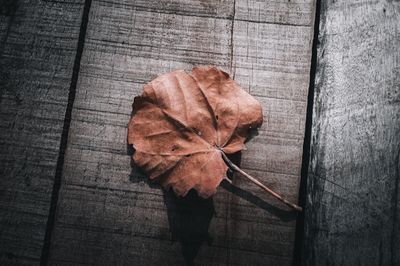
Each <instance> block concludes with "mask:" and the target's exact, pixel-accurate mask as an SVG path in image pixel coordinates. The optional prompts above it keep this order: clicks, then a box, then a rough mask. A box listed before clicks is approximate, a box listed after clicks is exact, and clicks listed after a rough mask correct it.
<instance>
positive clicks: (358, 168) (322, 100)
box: [305, 1, 400, 265]
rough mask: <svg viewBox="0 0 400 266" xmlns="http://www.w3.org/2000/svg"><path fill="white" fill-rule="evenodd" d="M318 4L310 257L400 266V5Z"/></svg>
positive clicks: (309, 261)
mask: <svg viewBox="0 0 400 266" xmlns="http://www.w3.org/2000/svg"><path fill="white" fill-rule="evenodd" d="M321 3H322V4H321V20H320V23H321V24H320V34H319V43H320V44H319V47H318V59H317V60H318V63H317V73H316V82H315V97H314V112H313V116H314V118H313V128H312V136H313V137H312V145H311V147H312V149H311V159H310V169H309V171H310V176H309V179H308V187H307V190H308V195H307V206H306V208H307V211H306V220H305V225H306V231H305V265H399V264H400V255H399V250H400V230H399V228H400V226H399V215H400V209H399V200H400V198H399V195H398V193H399V167H400V164H399V151H400V150H399V149H400V116H399V114H400V105H399V87H400V79H399V77H400V75H399V65H400V48H399V47H400V39H399V34H400V32H399V29H400V21H399V12H400V6H399V3H398V2H394V1H388V2H382V1H335V2H329V3H328V2H324V1H321Z"/></svg>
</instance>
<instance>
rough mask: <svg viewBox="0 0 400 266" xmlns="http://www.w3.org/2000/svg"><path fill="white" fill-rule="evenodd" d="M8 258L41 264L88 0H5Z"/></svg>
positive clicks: (4, 233) (3, 212)
mask: <svg viewBox="0 0 400 266" xmlns="http://www.w3.org/2000/svg"><path fill="white" fill-rule="evenodd" d="M1 5H2V6H1V14H0V25H1V26H0V28H1V30H0V31H1V33H0V37H1V46H0V47H1V51H0V53H1V54H0V82H1V85H0V86H1V90H0V176H1V178H0V235H1V237H0V239H1V240H0V264H1V265H34V264H39V259H40V256H41V251H42V245H43V239H44V236H45V231H46V222H47V218H48V211H49V206H50V199H51V192H52V188H53V180H54V175H55V169H56V164H57V158H58V152H59V146H60V138H61V131H62V128H63V122H64V114H65V109H66V105H67V100H68V90H69V86H70V82H71V76H72V66H73V62H74V58H75V53H76V48H77V40H78V35H79V26H80V19H81V11H82V1H78V0H77V1H69V2H63V3H61V2H51V1H22V0H21V1H1Z"/></svg>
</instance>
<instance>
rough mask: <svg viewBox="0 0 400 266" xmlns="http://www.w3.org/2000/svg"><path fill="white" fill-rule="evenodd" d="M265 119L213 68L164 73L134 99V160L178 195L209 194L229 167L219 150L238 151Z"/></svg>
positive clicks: (131, 129)
mask: <svg viewBox="0 0 400 266" xmlns="http://www.w3.org/2000/svg"><path fill="white" fill-rule="evenodd" d="M261 123H262V110H261V106H260V104H259V103H258V102H257V100H256V99H254V98H253V97H252V96H251V95H250V94H248V93H247V92H245V91H244V90H242V89H241V88H240V87H239V86H238V85H237V84H236V83H235V82H234V81H233V80H232V79H230V78H229V75H228V74H227V73H225V72H223V71H221V70H218V69H216V68H212V67H196V68H193V70H192V73H190V74H188V73H186V72H185V71H183V70H177V71H174V72H171V73H167V74H163V75H160V76H159V77H157V78H156V79H154V80H152V81H151V82H150V83H148V84H146V85H145V86H144V91H143V94H142V96H139V97H136V98H135V101H134V103H133V113H132V117H131V120H130V122H129V125H128V142H129V144H133V146H134V148H135V150H136V152H135V153H134V155H133V160H134V161H135V163H136V164H137V165H138V166H140V167H142V168H143V169H144V170H145V171H146V172H147V174H148V175H149V178H150V179H153V180H154V179H155V180H158V181H159V182H160V184H161V185H162V186H163V187H164V188H168V187H172V188H173V189H174V191H175V193H176V194H178V195H186V193H187V192H188V191H189V190H190V189H191V188H194V189H196V190H197V192H198V193H199V195H200V196H202V197H204V198H207V197H209V196H211V195H213V194H214V193H215V192H216V188H217V186H218V185H219V184H220V182H221V181H222V179H224V178H225V177H226V171H227V169H228V167H227V165H226V164H225V162H224V160H223V158H222V156H221V150H222V151H223V152H225V153H227V154H230V153H234V152H237V151H240V150H242V149H243V148H244V142H245V140H246V137H247V136H248V133H249V129H251V128H256V127H259V126H260V125H261Z"/></svg>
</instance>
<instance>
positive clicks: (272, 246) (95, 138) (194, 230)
mask: <svg viewBox="0 0 400 266" xmlns="http://www.w3.org/2000/svg"><path fill="white" fill-rule="evenodd" d="M253 2H254V3H253ZM271 3H272V5H271V6H266V5H262V4H260V3H258V1H244V0H243V1H242V0H240V1H239V0H237V1H194V0H191V1H183V0H181V1H178V0H175V1H161V2H160V1H136V2H131V1H117V0H107V1H93V3H92V6H91V9H90V15H89V22H88V28H87V35H86V40H85V48H84V51H83V56H82V62H81V63H82V64H81V69H80V73H79V80H78V85H77V91H76V99H75V102H74V108H73V113H72V122H71V129H70V134H69V139H68V147H67V151H66V157H65V164H64V171H63V180H62V186H61V191H60V195H59V196H60V197H59V202H58V208H57V216H56V225H55V229H54V232H53V239H52V246H51V250H50V263H51V264H54V265H71V264H73V265H78V264H82V265H181V264H184V261H185V260H186V262H187V263H188V264H190V261H191V260H193V258H194V257H196V258H195V262H196V264H199V265H228V264H235V265H290V264H291V260H292V255H293V245H294V231H295V222H296V221H295V219H296V216H295V215H294V214H293V213H291V212H289V211H288V210H287V209H285V207H284V206H282V205H281V204H280V203H279V202H277V201H276V200H275V199H273V198H271V197H269V196H268V195H265V194H264V193H263V192H261V191H260V190H259V189H258V188H257V187H254V186H253V185H251V184H249V183H248V182H247V181H243V180H242V179H241V178H239V177H237V178H235V180H234V184H235V185H236V186H238V187H240V189H238V188H233V187H231V186H229V185H227V184H225V185H224V187H225V188H222V187H221V188H220V189H219V192H218V193H217V194H216V195H215V196H214V198H213V199H210V200H207V201H202V200H199V199H197V198H196V195H190V197H189V199H177V198H175V197H174V196H173V195H172V194H171V193H165V192H163V191H162V190H161V189H160V188H159V187H157V186H154V185H149V184H147V183H146V182H144V181H143V180H145V179H143V178H142V177H140V175H139V173H138V171H137V170H135V169H133V168H131V166H130V160H131V159H130V156H129V155H128V154H127V144H126V136H127V135H126V134H127V132H126V128H127V123H128V120H129V118H130V113H131V104H132V101H133V98H134V96H135V95H138V94H140V93H141V90H142V86H143V85H144V84H145V83H147V82H148V81H150V80H151V79H153V78H154V77H156V75H158V74H159V73H165V72H168V71H172V70H175V69H187V70H190V69H191V67H192V66H195V65H214V66H217V67H220V68H222V69H223V70H225V71H227V72H229V73H231V75H232V76H233V77H234V78H235V79H236V80H237V82H238V83H239V84H240V85H241V86H242V87H243V88H244V89H246V90H248V91H249V92H250V93H251V94H253V95H254V96H256V97H257V98H258V99H259V100H260V101H261V103H262V105H263V107H264V115H265V124H264V126H263V127H262V129H261V130H260V134H259V135H258V136H257V137H256V138H254V139H253V140H252V141H251V142H250V143H249V144H248V150H247V151H245V152H243V155H242V161H241V165H242V167H243V168H244V169H245V170H247V171H248V172H249V173H251V174H254V175H255V176H257V177H258V178H259V179H261V180H262V181H263V182H264V183H265V184H268V185H270V186H271V187H272V188H273V189H275V190H276V191H279V192H281V193H282V194H283V195H285V196H287V198H288V199H290V200H292V201H295V202H296V201H297V198H298V184H299V175H300V167H301V154H302V144H303V134H304V124H305V111H306V104H307V103H306V101H307V89H308V78H309V67H310V58H311V55H310V48H311V39H312V24H313V18H312V16H313V8H314V2H313V1H302V2H299V3H298V2H294V3H290V4H289V3H285V4H282V3H280V2H279V1H271ZM271 8H272V9H271ZM208 233H209V234H208ZM174 239H176V240H178V241H177V242H174V241H173V240H174ZM203 242H204V243H203ZM196 254H197V256H196Z"/></svg>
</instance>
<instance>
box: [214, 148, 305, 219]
mask: <svg viewBox="0 0 400 266" xmlns="http://www.w3.org/2000/svg"><path fill="white" fill-rule="evenodd" d="M220 151H221V154H222V158H223V159H224V161H225V163H226V164H227V165H228V166H229V167H230V168H231V169H232V170H233V171H236V172H238V173H240V174H241V175H242V176H244V177H246V178H247V179H249V180H250V181H251V182H253V183H254V184H256V185H257V186H259V187H260V188H262V189H263V190H265V191H266V192H268V193H270V194H271V195H272V196H274V197H275V198H277V199H278V200H280V201H281V202H283V203H285V204H286V205H287V206H289V207H291V208H293V209H295V210H296V211H299V212H301V211H302V210H303V209H302V208H301V207H300V206H298V205H296V204H294V203H292V202H290V201H288V200H286V199H284V198H283V197H282V196H281V195H279V194H278V193H276V192H275V191H273V190H272V189H270V188H268V187H267V186H265V185H264V184H262V183H261V182H260V181H258V180H257V179H255V178H254V177H252V176H251V175H249V174H248V173H246V172H245V171H243V170H242V169H240V168H239V167H238V166H237V165H236V164H234V163H233V162H232V161H231V160H229V158H228V156H226V154H225V153H224V152H223V151H222V150H220Z"/></svg>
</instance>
